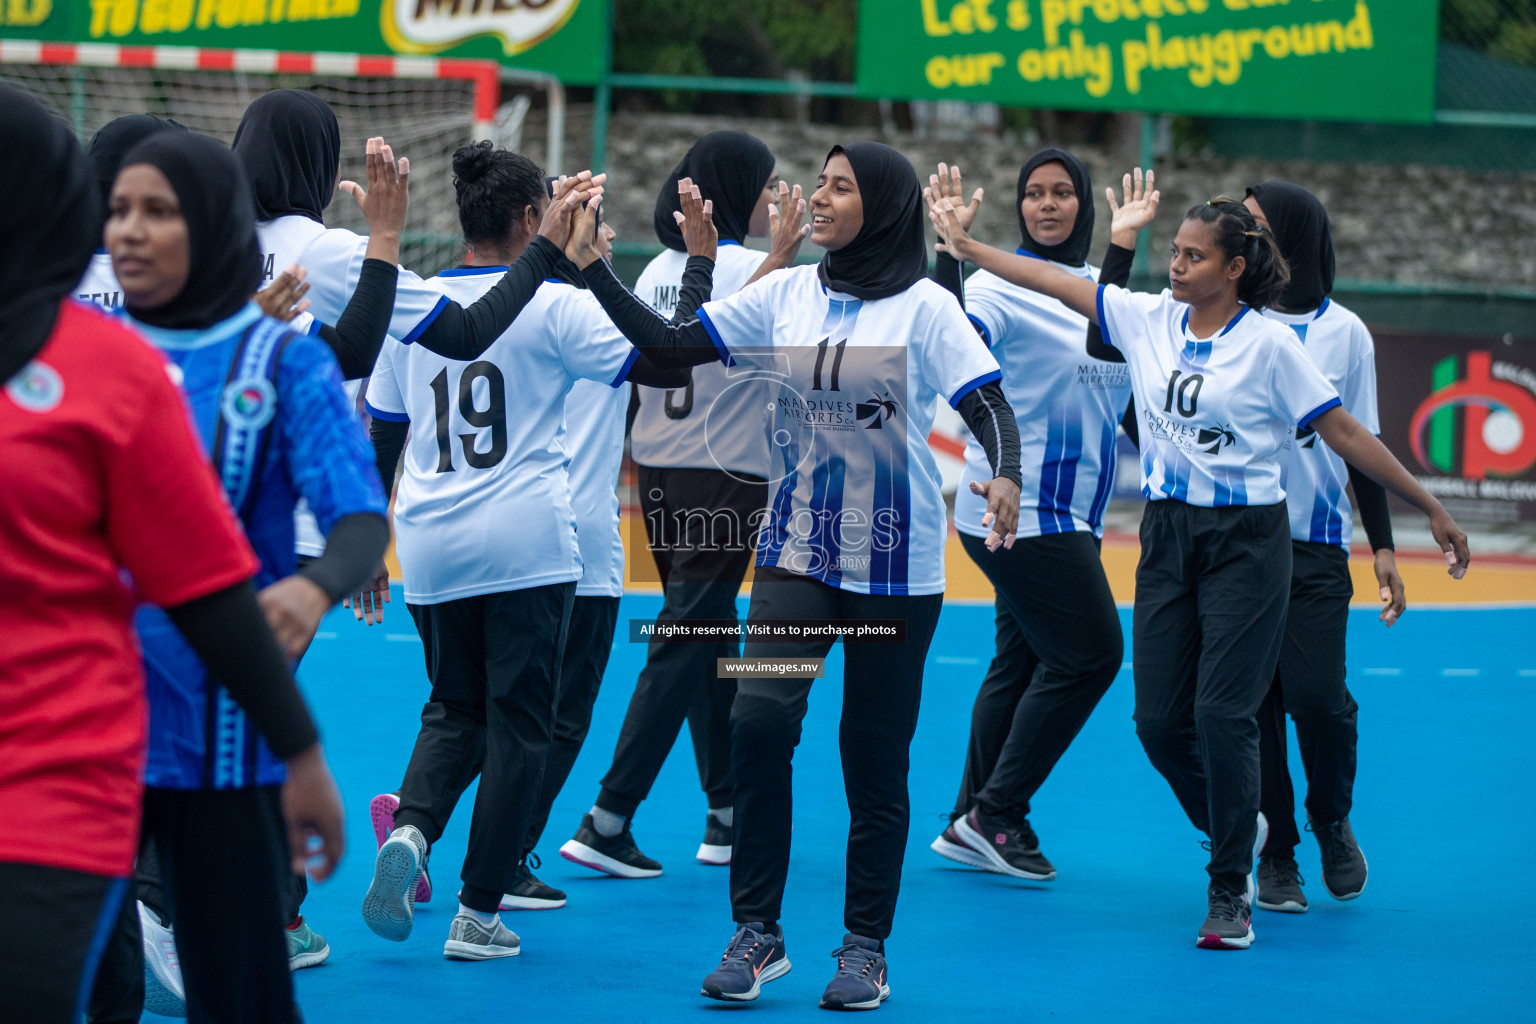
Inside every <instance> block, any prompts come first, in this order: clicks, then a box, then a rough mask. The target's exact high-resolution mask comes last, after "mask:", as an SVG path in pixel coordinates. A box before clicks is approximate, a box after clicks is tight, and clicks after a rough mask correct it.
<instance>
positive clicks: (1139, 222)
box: [1104, 167, 1162, 249]
mask: <svg viewBox="0 0 1536 1024" xmlns="http://www.w3.org/2000/svg"><path fill="white" fill-rule="evenodd" d="M1155 185H1156V178H1155V177H1154V176H1153V173H1152V172H1151V171H1148V172H1147V176H1146V180H1145V181H1143V180H1142V176H1141V168H1140V167H1138V168H1136V173H1135V178H1134V180H1133V178H1132V176H1131V175H1129V174H1127V175H1126V176H1125V181H1124V196H1125V205H1123V206H1122V205H1121V204H1120V203H1117V202H1116V201H1115V190H1114V189H1113V188H1106V189H1105V190H1104V194H1105V196H1107V197H1108V198H1109V209H1110V212H1111V213H1112V214H1113V217H1112V218H1111V219H1110V222H1109V239H1110V241H1111V242H1113V243H1114V244H1116V245H1118V246H1120V247H1121V248H1122V249H1134V248H1136V236H1137V235H1139V234H1140V233H1141V230H1142V228H1145V227H1146V226H1147V225H1148V224H1151V223H1152V220H1153V218H1155V217H1156V216H1157V204H1158V202H1159V201H1160V200H1161V199H1162V193H1160V192H1158V191H1157V189H1156V187H1155Z"/></svg>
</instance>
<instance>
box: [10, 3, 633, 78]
mask: <svg viewBox="0 0 1536 1024" xmlns="http://www.w3.org/2000/svg"><path fill="white" fill-rule="evenodd" d="M607 20H608V19H607V11H606V8H605V5H604V4H603V3H601V2H600V0H0V34H3V35H6V36H10V37H13V38H20V39H48V40H59V41H67V42H76V43H121V44H126V45H134V46H207V47H217V48H241V49H263V50H299V51H334V52H340V53H376V54H442V55H445V56H453V57H471V58H484V59H490V60H497V61H500V62H502V63H504V64H510V65H514V66H517V67H524V68H530V69H533V70H537V71H547V72H550V73H552V74H554V75H557V76H558V77H559V78H560V79H561V80H563V81H566V82H572V83H591V82H596V81H597V80H598V79H599V78H600V77H601V76H602V74H603V54H604V35H605V33H606V32H607V31H608V24H607Z"/></svg>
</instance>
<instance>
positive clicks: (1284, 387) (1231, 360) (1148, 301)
mask: <svg viewBox="0 0 1536 1024" xmlns="http://www.w3.org/2000/svg"><path fill="white" fill-rule="evenodd" d="M1098 312H1099V324H1100V326H1101V327H1102V329H1103V334H1104V340H1105V341H1106V342H1108V343H1109V344H1111V345H1114V346H1115V347H1116V348H1118V349H1120V351H1121V352H1123V353H1125V358H1126V362H1127V363H1128V364H1130V367H1131V381H1132V385H1133V388H1134V391H1135V395H1136V411H1137V413H1138V415H1140V417H1141V423H1140V425H1139V429H1140V434H1141V439H1140V440H1141V481H1142V483H1141V489H1142V492H1143V493H1144V494H1146V496H1147V497H1148V498H1150V499H1152V500H1153V501H1160V500H1163V499H1169V498H1171V499H1173V500H1175V501H1182V502H1184V503H1186V504H1189V505H1203V506H1206V507H1210V508H1222V507H1225V506H1230V505H1274V504H1278V503H1279V502H1280V501H1282V500H1284V498H1285V490H1284V487H1283V485H1282V483H1281V463H1282V460H1283V458H1284V454H1285V453H1284V449H1285V448H1287V447H1289V446H1290V445H1291V444H1293V443H1294V441H1295V437H1296V431H1297V428H1301V429H1305V428H1307V427H1308V426H1309V425H1310V424H1311V422H1312V421H1313V420H1314V419H1316V418H1317V417H1318V416H1320V415H1321V414H1322V413H1324V412H1327V411H1328V410H1329V409H1332V408H1334V407H1335V406H1337V405H1339V404H1340V400H1339V393H1338V391H1337V390H1336V389H1335V388H1334V386H1333V385H1332V384H1330V383H1329V382H1328V379H1327V378H1326V377H1324V376H1323V375H1322V373H1321V372H1320V371H1319V370H1318V369H1317V367H1316V366H1314V365H1313V364H1312V360H1310V359H1308V358H1307V353H1306V351H1305V350H1304V349H1303V348H1302V346H1301V342H1300V341H1299V340H1298V339H1297V337H1296V334H1295V332H1294V331H1292V330H1291V329H1290V328H1289V327H1286V326H1285V325H1284V324H1279V323H1276V322H1275V321H1273V320H1267V319H1265V318H1264V317H1263V316H1261V315H1259V314H1257V313H1255V312H1254V311H1253V310H1252V309H1250V308H1249V307H1247V306H1242V307H1240V308H1239V309H1238V313H1237V315H1236V316H1235V317H1233V318H1232V320H1231V321H1230V322H1229V323H1228V324H1227V325H1226V326H1225V327H1223V328H1222V329H1221V330H1220V331H1218V332H1216V334H1215V335H1213V336H1212V337H1209V338H1197V337H1195V336H1194V334H1193V333H1192V332H1191V331H1190V329H1189V306H1188V304H1186V303H1183V302H1179V301H1177V300H1175V299H1174V297H1173V295H1172V293H1170V292H1168V291H1164V292H1163V293H1162V294H1160V295H1150V294H1147V293H1145V292H1131V291H1127V290H1125V289H1124V288H1119V287H1117V286H1115V285H1100V286H1099V299H1098Z"/></svg>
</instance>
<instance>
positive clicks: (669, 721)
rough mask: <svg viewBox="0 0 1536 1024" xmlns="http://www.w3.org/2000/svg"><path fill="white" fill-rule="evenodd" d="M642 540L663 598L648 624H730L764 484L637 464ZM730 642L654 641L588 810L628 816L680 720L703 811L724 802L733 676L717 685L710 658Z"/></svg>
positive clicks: (646, 790)
mask: <svg viewBox="0 0 1536 1024" xmlns="http://www.w3.org/2000/svg"><path fill="white" fill-rule="evenodd" d="M639 483H640V503H641V509H642V511H643V512H644V514H645V528H646V535H647V537H648V539H649V541H650V545H651V553H652V554H653V555H654V556H655V558H656V568H657V570H658V571H659V573H660V574H661V581H662V585H663V587H664V589H665V597H664V598H663V601H662V607H661V614H660V615H658V616H657V621H658V622H677V621H682V620H688V619H727V620H732V621H734V620H735V618H736V593H737V591H739V590H740V589H741V581H742V578H743V577H744V576H746V573H747V568H748V566H750V565H751V564H752V555H753V548H754V531H755V529H756V517H758V516H759V515H760V514H761V513H762V510H763V507H764V506H765V505H766V504H767V502H768V484H767V483H766V482H764V481H758V480H751V481H744V480H743V479H741V478H739V477H738V476H735V475H732V474H730V473H726V472H724V471H723V470H714V469H658V468H655V467H651V466H641V467H640V479H639ZM740 650H741V645H740V644H738V643H735V642H730V643H720V644H695V643H675V642H668V641H665V640H655V641H652V642H651V644H650V647H649V649H648V650H647V652H646V661H645V668H644V669H643V670H641V672H640V678H639V679H637V680H636V681H635V692H634V694H633V696H631V697H630V699H629V708H628V710H627V711H626V712H625V713H624V725H623V726H622V728H621V729H620V731H619V742H618V744H617V746H615V748H614V751H613V764H612V766H611V767H610V768H609V769H608V773H607V774H606V775H604V776H603V782H602V787H603V788H602V792H601V793H599V794H598V798H597V805H598V806H599V807H601V808H603V809H604V810H606V811H612V812H613V813H615V814H620V815H623V816H624V817H626V818H628V817H632V816H633V815H634V813H635V810H636V808H638V807H639V806H640V803H641V801H643V800H644V799H645V798H646V796H648V795H649V794H650V791H651V786H652V785H653V784H654V783H655V781H656V776H657V775H658V774H659V773H660V772H661V766H662V765H663V764H664V763H666V760H667V754H668V753H670V752H671V750H672V744H673V743H675V742H676V741H677V734H678V731H679V730H680V729H681V728H682V726H683V719H684V717H685V716H686V718H687V720H688V729H689V732H690V733H691V734H692V737H693V753H694V759H695V761H696V762H697V763H698V768H699V783H700V785H701V787H702V788H703V790H704V792H705V794H706V795H707V796H708V798H709V806H711V807H726V806H729V805H730V802H731V774H730V712H731V701H732V699H733V698H734V696H735V693H736V685H735V682H734V680H728V679H717V678H716V675H715V663H716V659H718V658H733V657H735V656H736V655H737V653H738V652H739V651H740Z"/></svg>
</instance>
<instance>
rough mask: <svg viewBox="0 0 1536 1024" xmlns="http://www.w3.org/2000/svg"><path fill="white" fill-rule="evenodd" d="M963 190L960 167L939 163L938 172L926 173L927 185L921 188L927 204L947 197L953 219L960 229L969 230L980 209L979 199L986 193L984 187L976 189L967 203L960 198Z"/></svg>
mask: <svg viewBox="0 0 1536 1024" xmlns="http://www.w3.org/2000/svg"><path fill="white" fill-rule="evenodd" d="M964 191H965V190H964V189H963V188H961V185H960V168H959V167H951V166H949V165H948V164H943V163H941V164H939V173H938V174H930V175H928V187H927V188H925V189H923V195H924V196H925V197H926V198H927V200H928V202H929V204H932V203H933V202H935V201H936V200H939V199H948V200H950V201H951V202H952V203H954V205H955V219H956V220H958V221H959V222H960V227H961V229H962V230H964V231H966V232H969V231H970V230H971V225H972V224H974V223H975V222H976V211H978V210H980V209H981V200H982V197H983V196H984V195H985V194H986V193H985V190H984V189H977V190H976V191H975V193H974V194H973V195H972V196H971V201H970V203H969V204H968V205H967V204H966V202H965V200H964V199H963V198H962V196H963V195H964Z"/></svg>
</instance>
